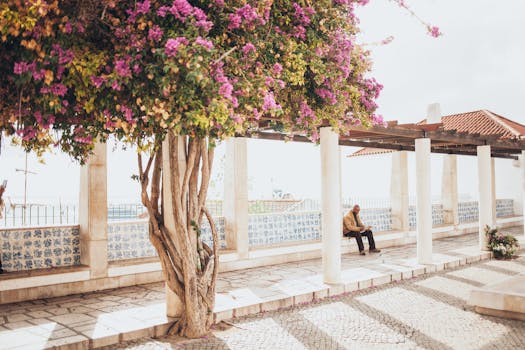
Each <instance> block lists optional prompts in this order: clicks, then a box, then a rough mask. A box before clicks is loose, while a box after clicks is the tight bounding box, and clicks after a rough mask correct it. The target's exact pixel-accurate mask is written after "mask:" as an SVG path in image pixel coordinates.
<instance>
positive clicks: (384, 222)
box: [345, 208, 392, 232]
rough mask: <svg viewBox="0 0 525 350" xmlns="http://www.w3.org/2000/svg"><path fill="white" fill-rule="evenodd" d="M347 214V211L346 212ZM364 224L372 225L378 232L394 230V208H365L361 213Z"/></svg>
mask: <svg viewBox="0 0 525 350" xmlns="http://www.w3.org/2000/svg"><path fill="white" fill-rule="evenodd" d="M345 214H346V213H345ZM359 215H360V216H361V221H363V224H365V225H367V226H368V225H370V226H372V229H373V230H374V231H377V232H381V231H390V230H392V210H391V209H390V208H377V209H366V208H365V209H363V210H361V212H360V214H359Z"/></svg>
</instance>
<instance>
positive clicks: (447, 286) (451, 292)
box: [106, 257, 525, 350]
mask: <svg viewBox="0 0 525 350" xmlns="http://www.w3.org/2000/svg"><path fill="white" fill-rule="evenodd" d="M499 263H502V264H501V265H499ZM509 263H511V264H510V265H509ZM491 266H497V267H498V268H501V269H504V267H505V266H506V267H509V266H510V267H511V269H509V270H507V273H508V274H515V273H517V272H519V271H517V270H516V269H513V268H515V267H516V266H521V267H522V269H521V271H522V272H523V270H525V257H520V258H518V259H517V260H514V261H512V262H506V261H490V262H477V263H475V264H474V267H468V266H467V267H465V266H461V267H459V268H457V269H455V270H453V271H446V270H445V271H441V272H438V273H436V274H432V275H429V276H419V277H416V278H413V279H410V280H405V281H399V282H395V283H392V284H388V285H384V286H380V287H376V288H369V289H366V290H361V291H356V292H353V293H351V294H349V295H343V296H340V297H335V298H328V299H324V300H323V301H316V302H313V303H311V304H309V305H305V306H301V307H297V306H295V307H292V308H289V309H286V310H277V311H273V312H270V313H266V314H259V315H257V316H248V317H242V318H238V319H234V320H232V321H231V322H229V323H228V324H225V325H222V326H223V327H218V328H221V329H217V330H214V331H213V332H212V333H211V334H210V336H208V337H206V338H203V339H195V340H185V339H180V338H176V337H163V338H160V339H151V338H149V339H142V340H138V341H132V342H128V343H123V344H119V345H116V346H111V347H108V348H106V350H123V349H130V350H146V349H148V350H149V349H151V350H153V349H155V350H166V349H174V350H175V349H177V350H193V349H231V350H241V349H242V350H251V349H254V350H255V349H268V350H271V349H336V350H340V349H396V350H397V349H459V350H463V349H483V350H485V349H486V350H488V349H524V348H525V322H523V321H515V320H508V319H501V318H496V317H490V316H483V315H479V314H477V313H475V312H474V311H473V309H472V307H470V306H467V305H466V302H465V300H464V298H463V296H465V295H468V292H469V290H470V289H471V288H473V287H474V285H472V284H468V283H459V282H457V281H456V280H455V279H451V278H450V276H453V275H454V274H455V273H457V272H461V271H465V270H468V269H471V268H476V269H479V270H481V271H487V272H490V271H491V270H490V267H491ZM465 279H466V280H468V278H465ZM472 281H473V282H476V279H474V280H472ZM219 326H221V325H219ZM224 328H226V329H224Z"/></svg>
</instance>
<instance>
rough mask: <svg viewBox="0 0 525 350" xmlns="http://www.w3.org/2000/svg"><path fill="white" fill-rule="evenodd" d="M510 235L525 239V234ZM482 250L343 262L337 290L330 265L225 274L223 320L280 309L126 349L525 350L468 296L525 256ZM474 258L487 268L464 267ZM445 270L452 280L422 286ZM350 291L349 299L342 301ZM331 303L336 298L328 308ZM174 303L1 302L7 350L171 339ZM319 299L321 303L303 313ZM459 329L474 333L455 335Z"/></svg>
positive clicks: (137, 292) (160, 298) (97, 297)
mask: <svg viewBox="0 0 525 350" xmlns="http://www.w3.org/2000/svg"><path fill="white" fill-rule="evenodd" d="M508 231H511V232H514V233H515V234H518V235H522V232H523V231H522V228H521V227H517V228H514V229H511V230H508ZM476 247H477V235H465V236H461V237H454V238H446V239H442V240H438V241H434V251H435V252H436V254H435V255H434V260H435V263H434V264H433V265H429V266H428V265H427V266H421V265H417V263H415V259H414V256H415V254H416V253H415V245H408V246H404V247H399V248H389V249H385V250H384V251H383V252H382V253H381V254H380V255H377V254H372V255H367V256H365V257H361V256H358V255H357V254H348V255H345V256H344V257H343V261H342V267H343V274H342V275H343V276H342V277H343V284H342V285H336V286H327V285H324V284H323V283H322V277H321V268H322V267H321V262H320V260H319V259H314V260H308V261H302V262H297V263H288V264H282V265H275V266H270V267H262V268H255V269H249V270H244V271H237V272H228V273H222V274H220V276H219V281H218V288H217V305H216V308H215V312H216V317H217V318H218V319H226V318H231V317H232V316H233V315H236V316H242V315H247V314H250V313H255V312H259V311H270V312H269V313H263V314H261V315H259V316H255V317H251V318H235V319H234V321H233V322H234V324H235V325H234V326H232V327H229V329H227V330H222V331H217V332H214V333H213V335H211V336H210V337H209V338H208V339H201V340H196V341H195V340H194V341H186V340H184V341H180V339H176V338H165V339H161V340H153V339H147V340H143V341H140V342H139V343H126V344H124V345H122V346H119V347H118V348H119V349H121V348H126V347H128V346H129V347H131V348H134V349H170V348H176V349H281V348H289V349H347V348H358V349H366V348H371V347H373V348H385V349H389V348H400V349H404V348H407V349H413V348H439V349H450V348H458V349H463V348H465V349H467V348H475V349H478V348H479V349H483V348H487V349H489V348H520V346H521V348H523V347H524V346H525V344H524V342H525V340H524V338H525V335H524V334H525V332H524V331H525V323H524V322H517V321H505V320H498V319H495V318H490V317H482V316H480V315H477V314H475V313H473V312H472V311H471V310H469V308H468V307H466V306H465V299H466V298H467V296H468V292H469V288H473V287H476V286H479V285H481V284H484V283H488V282H492V281H493V279H499V278H504V277H508V276H511V275H514V274H517V273H519V272H520V271H524V270H525V258H520V259H516V260H512V261H485V262H479V260H480V255H479V252H478V250H477V248H476ZM467 261H469V262H470V261H473V262H476V261H478V262H476V263H474V264H473V265H467V266H462V267H460V268H457V269H453V268H454V267H456V266H459V265H460V264H463V265H464V264H465V263H466V262H467ZM444 269H445V270H444ZM450 269H452V270H450ZM436 270H437V271H441V272H438V274H433V275H431V276H430V277H429V276H428V275H427V277H426V278H422V274H423V273H426V272H427V273H428V272H434V271H436ZM442 270H443V271H442ZM416 276H419V277H418V278H416V279H413V277H416ZM392 281H394V283H395V285H394V286H392V284H390V282H392ZM385 283H388V284H385ZM370 287H373V288H372V289H371V288H370ZM351 292H352V293H351ZM341 293H346V294H344V295H343V296H342V297H336V298H337V299H334V297H333V296H334V295H338V294H341ZM349 293H351V294H350V295H348V294H349ZM327 296H330V297H332V298H331V299H330V298H329V299H328V300H326V301H324V302H319V301H318V300H317V299H321V298H325V297H327ZM164 298H165V297H164V287H163V285H162V284H160V283H156V284H149V285H141V286H134V287H126V288H119V289H114V290H109V291H103V292H97V293H87V294H80V295H71V296H67V297H61V298H53V299H41V300H35V301H31V302H22V303H15V304H8V305H0V349H24V348H25V349H45V348H53V347H55V348H60V347H61V346H63V348H75V349H77V348H78V349H85V348H88V347H100V346H105V345H111V344H116V343H118V342H125V341H128V340H132V339H137V338H144V337H155V336H160V335H162V334H165V331H166V329H167V327H168V326H169V323H170V320H169V319H168V318H167V317H166V316H165V303H164ZM313 299H315V301H314V304H313V305H311V306H308V307H300V305H303V304H308V303H311V302H312V300H313ZM292 305H295V306H294V308H293V309H291V310H288V311H277V312H272V311H271V310H275V309H279V308H283V307H289V306H292ZM465 309H466V310H465ZM430 311H431V312H432V318H431V319H430V318H429V315H430ZM221 325H223V324H219V326H221ZM449 326H452V327H453V328H454V329H456V330H458V331H460V332H461V333H465V336H461V335H456V336H451V333H454V329H452V328H450V327H449ZM447 327H448V328H447ZM518 331H519V332H521V333H514V332H518ZM470 332H472V333H470ZM515 334H521V336H516V335H515ZM474 335H476V336H480V339H477V338H476V337H475V336H474ZM499 342H501V344H503V345H504V346H503V345H502V347H499V344H500V343H499Z"/></svg>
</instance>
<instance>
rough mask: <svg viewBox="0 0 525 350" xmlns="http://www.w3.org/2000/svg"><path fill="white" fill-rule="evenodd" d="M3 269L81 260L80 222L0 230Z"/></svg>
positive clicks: (53, 265) (71, 263)
mask: <svg viewBox="0 0 525 350" xmlns="http://www.w3.org/2000/svg"><path fill="white" fill-rule="evenodd" d="M0 251H1V258H2V266H3V269H4V270H5V271H6V272H11V271H22V270H32V269H41V268H48V267H58V266H71V265H79V264H80V239H79V226H59V227H46V228H25V229H3V230H0Z"/></svg>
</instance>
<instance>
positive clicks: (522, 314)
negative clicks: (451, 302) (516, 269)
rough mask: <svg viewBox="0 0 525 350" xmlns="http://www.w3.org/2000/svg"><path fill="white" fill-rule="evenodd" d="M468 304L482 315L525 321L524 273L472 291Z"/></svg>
mask: <svg viewBox="0 0 525 350" xmlns="http://www.w3.org/2000/svg"><path fill="white" fill-rule="evenodd" d="M468 304H469V305H472V306H475V309H476V311H478V312H479V313H482V314H486V315H492V316H498V317H509V318H513V319H519V320H525V273H522V274H519V275H517V276H513V277H510V278H507V279H505V280H503V281H501V282H498V283H494V284H490V285H487V286H484V287H481V288H476V289H473V290H472V291H471V292H470V298H469V300H468Z"/></svg>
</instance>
